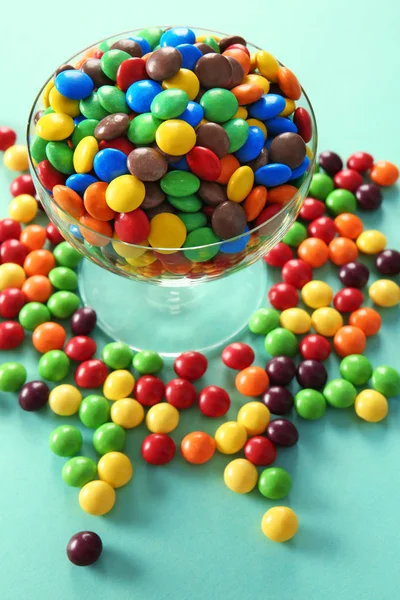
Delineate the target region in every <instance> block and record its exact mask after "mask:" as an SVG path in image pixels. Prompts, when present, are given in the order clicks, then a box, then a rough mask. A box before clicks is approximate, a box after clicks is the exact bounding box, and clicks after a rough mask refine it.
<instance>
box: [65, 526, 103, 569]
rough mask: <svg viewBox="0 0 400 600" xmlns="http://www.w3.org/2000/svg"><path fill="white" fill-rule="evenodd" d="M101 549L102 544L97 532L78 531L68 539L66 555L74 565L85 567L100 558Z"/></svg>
mask: <svg viewBox="0 0 400 600" xmlns="http://www.w3.org/2000/svg"><path fill="white" fill-rule="evenodd" d="M102 550H103V544H102V541H101V539H100V537H99V536H98V535H97V533H94V532H93V531H80V532H79V533H76V534H75V535H73V536H72V538H71V539H70V540H69V542H68V545H67V556H68V558H69V560H70V561H71V562H72V563H74V565H77V566H78V567H87V566H88V565H92V564H93V563H95V562H96V560H98V559H99V558H100V555H101V552H102Z"/></svg>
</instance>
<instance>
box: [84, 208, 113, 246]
mask: <svg viewBox="0 0 400 600" xmlns="http://www.w3.org/2000/svg"><path fill="white" fill-rule="evenodd" d="M79 221H80V223H82V225H84V227H80V228H79V229H80V232H81V234H82V237H83V238H84V239H85V240H86V241H87V243H88V244H92V246H107V244H108V242H109V241H110V240H109V239H108V238H112V235H113V230H112V227H111V225H110V223H108V222H107V221H99V220H98V219H94V218H93V217H91V216H90V215H88V214H86V215H83V217H81V218H80V219H79ZM95 232H97V233H100V234H101V235H96V233H95ZM102 236H105V237H102Z"/></svg>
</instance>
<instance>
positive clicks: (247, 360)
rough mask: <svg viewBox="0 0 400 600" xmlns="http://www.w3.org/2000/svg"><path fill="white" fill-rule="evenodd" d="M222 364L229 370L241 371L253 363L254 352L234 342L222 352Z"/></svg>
mask: <svg viewBox="0 0 400 600" xmlns="http://www.w3.org/2000/svg"><path fill="white" fill-rule="evenodd" d="M221 358H222V362H223V363H224V364H225V365H226V366H227V367H229V368H230V369H236V370H237V371H241V370H242V369H246V368H247V367H249V366H250V365H251V364H252V363H253V361H254V351H253V349H252V348H251V347H250V346H248V345H247V344H243V343H241V342H234V343H232V344H229V346H226V348H224V350H223V351H222V355H221Z"/></svg>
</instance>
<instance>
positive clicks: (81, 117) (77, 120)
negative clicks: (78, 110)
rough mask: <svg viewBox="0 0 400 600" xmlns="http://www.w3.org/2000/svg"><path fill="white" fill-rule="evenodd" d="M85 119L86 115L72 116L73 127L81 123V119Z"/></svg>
mask: <svg viewBox="0 0 400 600" xmlns="http://www.w3.org/2000/svg"><path fill="white" fill-rule="evenodd" d="M85 119H86V117H84V116H83V115H79V117H75V118H74V125H75V127H76V126H77V125H79V123H82V121H84V120H85Z"/></svg>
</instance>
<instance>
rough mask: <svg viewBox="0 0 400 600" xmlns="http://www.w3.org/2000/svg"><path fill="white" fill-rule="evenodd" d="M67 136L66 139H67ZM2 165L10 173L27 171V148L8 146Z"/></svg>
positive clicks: (17, 145)
mask: <svg viewBox="0 0 400 600" xmlns="http://www.w3.org/2000/svg"><path fill="white" fill-rule="evenodd" d="M69 118H70V117H68V119H69ZM71 121H72V119H71ZM72 123H73V121H72ZM68 135H69V134H68ZM68 135H67V136H66V137H68ZM41 137H43V136H41ZM3 164H4V166H5V167H6V168H7V169H10V170H11V171H27V170H28V167H29V163H28V149H27V147H26V146H23V145H22V144H14V145H13V146H9V147H8V148H7V150H5V152H4V155H3Z"/></svg>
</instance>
